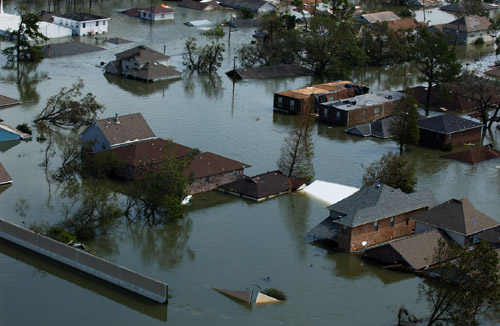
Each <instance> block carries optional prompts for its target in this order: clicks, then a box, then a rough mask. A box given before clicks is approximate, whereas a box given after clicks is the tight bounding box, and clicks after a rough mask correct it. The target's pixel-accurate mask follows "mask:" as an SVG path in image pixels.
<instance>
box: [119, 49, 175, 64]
mask: <svg viewBox="0 0 500 326" xmlns="http://www.w3.org/2000/svg"><path fill="white" fill-rule="evenodd" d="M115 56H116V58H117V59H126V60H127V59H132V58H133V59H135V60H137V61H138V62H156V61H163V60H168V59H170V57H169V56H166V55H164V54H163V53H161V52H158V51H156V50H153V49H151V48H149V47H147V46H145V45H139V46H136V47H135V48H132V49H129V50H126V51H123V52H120V53H117V54H115Z"/></svg>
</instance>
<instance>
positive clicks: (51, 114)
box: [34, 79, 105, 127]
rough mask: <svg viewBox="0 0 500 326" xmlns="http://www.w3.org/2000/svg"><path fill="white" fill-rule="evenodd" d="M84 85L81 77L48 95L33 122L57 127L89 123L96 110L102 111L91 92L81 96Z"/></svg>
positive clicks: (78, 125)
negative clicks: (69, 85) (43, 106)
mask: <svg viewBox="0 0 500 326" xmlns="http://www.w3.org/2000/svg"><path fill="white" fill-rule="evenodd" d="M84 86H85V84H84V82H83V80H82V79H79V80H78V83H75V84H73V85H72V86H71V87H70V88H67V87H63V88H61V90H60V91H59V93H57V94H56V95H53V96H51V97H49V99H48V100H47V104H46V105H45V108H44V109H43V110H42V111H41V112H40V113H39V114H38V115H37V116H36V117H35V120H34V122H35V123H40V122H47V123H49V124H51V125H54V126H58V127H80V126H82V125H85V124H90V123H91V122H93V121H94V120H95V118H96V115H97V113H98V112H102V111H104V109H105V108H104V106H103V105H101V104H99V103H98V102H97V101H96V99H95V96H94V95H92V93H87V94H86V95H85V96H83V97H82V89H83V87H84Z"/></svg>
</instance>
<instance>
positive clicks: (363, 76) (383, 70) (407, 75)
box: [351, 63, 419, 91]
mask: <svg viewBox="0 0 500 326" xmlns="http://www.w3.org/2000/svg"><path fill="white" fill-rule="evenodd" d="M418 74H419V73H418V70H417V68H416V66H415V65H412V64H409V63H405V64H401V65H395V66H390V67H358V68H355V69H354V70H353V71H352V73H351V80H353V81H356V82H359V83H362V84H365V85H368V86H369V87H370V91H384V90H403V89H406V88H409V87H413V86H414V85H416V83H417V76H418Z"/></svg>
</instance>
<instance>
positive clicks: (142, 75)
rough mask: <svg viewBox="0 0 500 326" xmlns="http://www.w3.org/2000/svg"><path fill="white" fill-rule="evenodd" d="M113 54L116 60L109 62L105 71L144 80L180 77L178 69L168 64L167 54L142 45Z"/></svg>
mask: <svg viewBox="0 0 500 326" xmlns="http://www.w3.org/2000/svg"><path fill="white" fill-rule="evenodd" d="M115 56H116V60H114V61H111V62H109V63H108V64H107V65H106V67H105V68H104V69H105V71H106V72H107V73H110V74H115V75H121V76H125V77H128V78H133V79H139V80H143V81H146V82H149V81H156V80H162V79H172V78H180V77H181V73H180V72H179V71H177V70H175V68H174V67H173V66H169V60H170V57H169V56H167V55H165V54H162V53H160V52H158V51H155V50H153V49H151V48H149V47H147V46H144V45H140V46H137V47H135V48H132V49H129V50H127V51H123V52H120V53H117V54H115Z"/></svg>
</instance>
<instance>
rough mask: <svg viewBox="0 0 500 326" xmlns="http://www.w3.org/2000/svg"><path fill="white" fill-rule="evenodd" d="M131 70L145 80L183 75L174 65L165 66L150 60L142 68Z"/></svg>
mask: <svg viewBox="0 0 500 326" xmlns="http://www.w3.org/2000/svg"><path fill="white" fill-rule="evenodd" d="M130 72H132V74H133V75H134V76H135V77H137V78H141V79H145V80H155V79H162V78H172V77H181V75H182V73H181V72H179V71H177V70H175V68H174V67H173V66H165V65H162V64H161V63H157V62H148V63H146V64H145V65H144V66H143V67H142V68H141V69H135V68H132V69H130Z"/></svg>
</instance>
